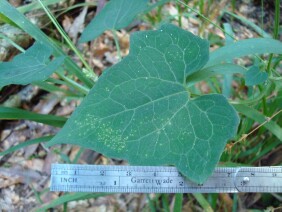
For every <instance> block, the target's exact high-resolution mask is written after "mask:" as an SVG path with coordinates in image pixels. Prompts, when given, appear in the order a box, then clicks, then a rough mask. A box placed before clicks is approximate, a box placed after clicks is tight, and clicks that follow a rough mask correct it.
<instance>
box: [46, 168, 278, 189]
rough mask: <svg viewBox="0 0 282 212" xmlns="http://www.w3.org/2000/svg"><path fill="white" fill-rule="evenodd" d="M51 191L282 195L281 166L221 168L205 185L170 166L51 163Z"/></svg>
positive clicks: (217, 169) (216, 170) (215, 171)
mask: <svg viewBox="0 0 282 212" xmlns="http://www.w3.org/2000/svg"><path fill="white" fill-rule="evenodd" d="M50 189H51V191H65V192H109V193H238V192H269V193H274V192H275V193H276V192H282V166H275V167H231V168H229V167H218V168H216V169H215V170H214V173H213V174H212V176H210V177H209V178H208V180H207V181H205V182H204V183H203V184H197V183H193V182H191V181H189V180H187V179H185V178H184V177H183V176H182V175H181V174H180V173H179V172H178V171H177V169H176V168H175V167H170V166H118V165H114V166H112V165H73V164H52V169H51V188H50Z"/></svg>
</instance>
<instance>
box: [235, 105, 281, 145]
mask: <svg viewBox="0 0 282 212" xmlns="http://www.w3.org/2000/svg"><path fill="white" fill-rule="evenodd" d="M281 112H282V109H281V110H279V111H277V112H276V113H274V114H273V115H272V116H271V117H267V118H266V120H265V121H264V122H263V123H261V124H260V125H259V126H257V127H256V128H255V129H253V130H252V131H251V132H249V133H248V134H243V136H242V137H241V138H240V139H239V140H238V141H236V142H234V143H233V144H231V145H232V146H231V148H232V147H233V146H234V145H236V144H237V143H239V142H241V141H244V140H246V138H247V137H248V136H249V135H251V134H253V133H254V132H255V131H257V130H258V129H259V128H261V127H262V126H263V125H265V124H267V123H268V122H270V121H271V119H273V118H274V117H275V116H277V115H278V114H279V113H281Z"/></svg>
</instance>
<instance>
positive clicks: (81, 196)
mask: <svg viewBox="0 0 282 212" xmlns="http://www.w3.org/2000/svg"><path fill="white" fill-rule="evenodd" d="M108 195H111V194H107V193H102V194H101V193H94V194H93V193H74V194H65V195H63V196H60V197H59V198H57V199H54V200H53V201H51V202H50V203H46V204H44V205H43V206H41V207H40V208H37V209H35V210H34V211H38V212H41V211H45V210H48V209H50V208H55V207H57V206H59V205H62V204H64V203H68V202H72V201H79V200H85V199H91V198H94V199H95V198H98V197H104V196H108Z"/></svg>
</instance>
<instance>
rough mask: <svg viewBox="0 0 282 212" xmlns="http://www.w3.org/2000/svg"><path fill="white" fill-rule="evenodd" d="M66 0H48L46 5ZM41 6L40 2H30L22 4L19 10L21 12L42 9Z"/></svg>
mask: <svg viewBox="0 0 282 212" xmlns="http://www.w3.org/2000/svg"><path fill="white" fill-rule="evenodd" d="M65 1H66V0H47V1H44V3H45V5H52V4H57V3H62V2H65ZM40 8H41V6H40V4H39V3H38V2H32V3H30V4H27V5H24V6H20V7H18V8H17V10H18V11H19V12H21V13H27V12H30V11H33V10H36V9H40Z"/></svg>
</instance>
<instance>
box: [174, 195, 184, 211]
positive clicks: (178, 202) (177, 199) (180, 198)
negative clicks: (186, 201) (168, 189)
mask: <svg viewBox="0 0 282 212" xmlns="http://www.w3.org/2000/svg"><path fill="white" fill-rule="evenodd" d="M182 202H183V194H175V202H174V207H173V212H181V211H182Z"/></svg>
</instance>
